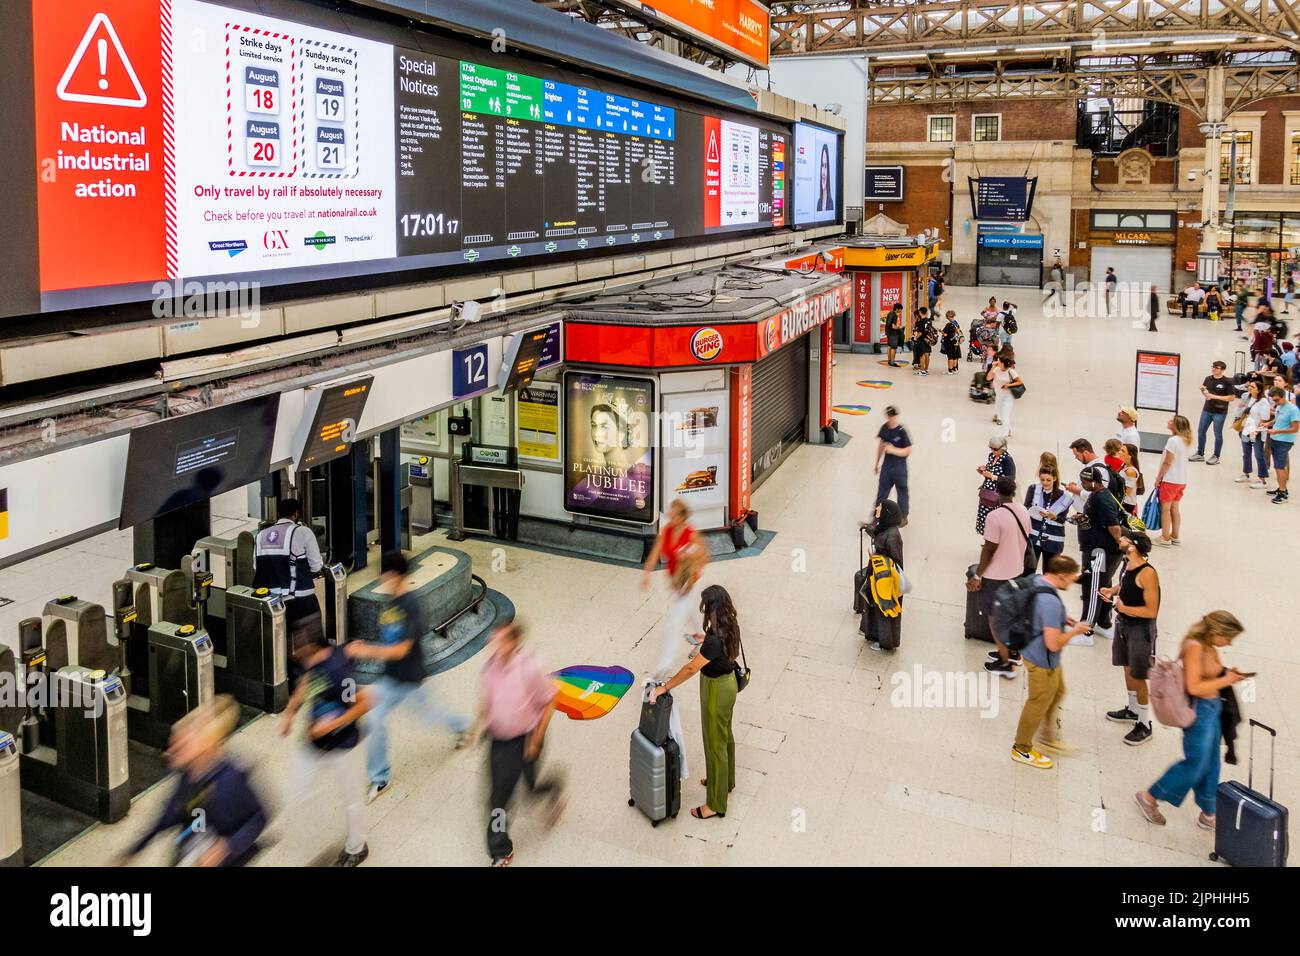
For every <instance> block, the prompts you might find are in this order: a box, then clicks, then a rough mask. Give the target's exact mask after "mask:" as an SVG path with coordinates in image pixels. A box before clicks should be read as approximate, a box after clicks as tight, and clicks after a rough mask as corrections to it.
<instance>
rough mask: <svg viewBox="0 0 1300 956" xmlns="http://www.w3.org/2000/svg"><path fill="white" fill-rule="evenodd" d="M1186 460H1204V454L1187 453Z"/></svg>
mask: <svg viewBox="0 0 1300 956" xmlns="http://www.w3.org/2000/svg"><path fill="white" fill-rule="evenodd" d="M1187 460H1188V461H1205V456H1204V455H1188V456H1187Z"/></svg>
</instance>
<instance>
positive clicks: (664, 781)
mask: <svg viewBox="0 0 1300 956" xmlns="http://www.w3.org/2000/svg"><path fill="white" fill-rule="evenodd" d="M672 706H673V698H672V695H671V694H664V695H663V696H662V697H660V698H659V700H657V701H656V702H655V704H654V706H651V705H650V704H649V703H645V702H643V703H642V705H641V724H640V726H639V727H637V729H636V730H634V731H632V739H631V744H630V750H631V753H630V754H629V757H628V798H627V805H628V806H629V807H638V808H639V809H640V810H641V812H642V813H644V814H645V815H646V817H648V818H649V820H650V825H651V826H658V825H659V822H660V821H661V820H666V819H667V818H668V817H675V816H677V814H678V812H679V811H680V810H681V808H682V774H681V754H680V753H679V752H678V750H677V742H676V741H674V740H673V739H672V738H670V737H669V736H668V715H669V713H670V712H671V711H672ZM647 731H648V732H649V733H647ZM661 731H662V736H659V734H660V732H661ZM652 736H653V737H657V738H658V742H657V743H656V742H655V740H654V739H652Z"/></svg>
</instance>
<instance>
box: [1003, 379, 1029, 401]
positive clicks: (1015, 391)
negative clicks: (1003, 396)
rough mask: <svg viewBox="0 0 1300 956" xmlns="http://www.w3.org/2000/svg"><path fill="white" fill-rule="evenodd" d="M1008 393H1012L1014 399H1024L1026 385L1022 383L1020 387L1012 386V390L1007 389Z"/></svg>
mask: <svg viewBox="0 0 1300 956" xmlns="http://www.w3.org/2000/svg"><path fill="white" fill-rule="evenodd" d="M1007 391H1008V392H1010V393H1011V397H1012V398H1024V397H1025V383H1024V382H1021V383H1020V384H1019V385H1012V386H1011V387H1010V388H1008V389H1007Z"/></svg>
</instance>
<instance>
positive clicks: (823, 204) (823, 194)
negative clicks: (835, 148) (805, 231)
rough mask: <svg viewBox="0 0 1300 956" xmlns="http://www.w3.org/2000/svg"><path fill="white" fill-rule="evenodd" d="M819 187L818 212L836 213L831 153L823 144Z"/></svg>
mask: <svg viewBox="0 0 1300 956" xmlns="http://www.w3.org/2000/svg"><path fill="white" fill-rule="evenodd" d="M818 180H819V183H820V185H819V187H818V191H817V192H818V195H817V211H818V212H834V211H835V197H834V196H833V195H831V151H830V147H828V146H827V145H826V144H825V143H822V155H821V169H820V172H819V173H818Z"/></svg>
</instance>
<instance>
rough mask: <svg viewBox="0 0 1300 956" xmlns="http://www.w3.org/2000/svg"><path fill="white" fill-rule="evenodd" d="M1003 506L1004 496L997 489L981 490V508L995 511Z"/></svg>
mask: <svg viewBox="0 0 1300 956" xmlns="http://www.w3.org/2000/svg"><path fill="white" fill-rule="evenodd" d="M1000 504H1002V496H1001V495H1000V494H998V490H997V489H996V488H980V507H981V508H988V509H990V510H991V509H993V508H996V507H997V506H998V505H1000Z"/></svg>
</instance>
